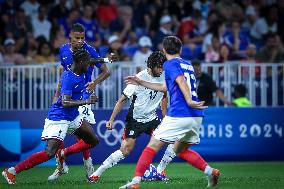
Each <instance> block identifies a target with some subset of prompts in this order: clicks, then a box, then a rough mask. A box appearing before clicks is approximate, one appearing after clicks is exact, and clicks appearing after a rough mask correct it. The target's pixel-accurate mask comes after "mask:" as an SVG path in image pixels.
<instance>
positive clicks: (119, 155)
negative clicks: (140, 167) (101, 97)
mask: <svg viewBox="0 0 284 189" xmlns="http://www.w3.org/2000/svg"><path fill="white" fill-rule="evenodd" d="M165 61H166V57H165V55H164V54H163V53H162V52H161V51H156V52H154V53H152V54H151V55H150V56H149V57H148V59H147V67H148V68H147V69H145V70H143V71H141V72H139V73H138V74H137V77H138V78H140V79H143V80H146V81H149V82H154V83H164V81H165V79H164V75H163V74H162V73H163V69H162V67H163V63H164V62H165ZM127 98H132V102H131V105H130V107H129V111H128V114H127V116H126V125H125V130H124V134H123V136H122V139H123V140H122V143H121V146H120V149H119V150H116V151H115V152H113V153H112V154H111V155H110V156H109V157H108V158H107V159H106V160H105V161H104V162H103V164H102V165H101V166H100V167H99V168H98V169H97V170H96V171H95V172H94V173H93V174H92V175H91V176H90V177H89V180H90V182H96V181H98V180H99V178H100V176H101V175H102V173H103V172H104V171H105V170H107V169H109V168H111V167H113V166H114V165H116V164H117V163H118V162H120V161H121V160H123V159H124V158H125V157H126V156H128V155H129V154H130V153H131V151H132V149H133V148H134V146H135V142H136V139H137V137H139V136H140V135H141V134H142V133H147V134H152V131H153V130H154V129H156V128H157V127H158V125H159V124H160V119H159V118H158V117H157V114H156V109H157V107H158V106H159V104H160V103H161V107H162V112H163V114H165V112H166V108H167V97H166V93H164V92H158V91H155V90H151V89H147V88H145V87H142V86H136V85H127V86H126V88H125V89H124V90H123V94H122V95H121V97H120V98H119V100H118V101H117V103H116V105H115V107H114V109H113V112H112V115H111V117H110V119H109V121H108V122H107V124H106V127H107V129H110V130H111V129H112V125H113V122H114V119H115V117H116V116H117V114H118V113H119V112H120V111H121V109H122V107H123V105H124V104H125V102H126V100H127Z"/></svg>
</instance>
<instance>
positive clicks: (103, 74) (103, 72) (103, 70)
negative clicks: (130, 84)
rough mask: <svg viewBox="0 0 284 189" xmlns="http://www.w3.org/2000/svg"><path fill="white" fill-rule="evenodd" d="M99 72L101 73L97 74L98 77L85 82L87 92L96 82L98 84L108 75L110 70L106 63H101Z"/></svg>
mask: <svg viewBox="0 0 284 189" xmlns="http://www.w3.org/2000/svg"><path fill="white" fill-rule="evenodd" d="M100 72H101V73H100V74H99V75H98V77H97V78H96V79H95V80H94V81H91V82H88V83H87V84H86V87H87V88H86V89H87V91H88V92H92V91H93V90H94V89H95V87H96V86H97V85H98V84H100V83H101V82H103V81H104V80H106V79H107V78H108V77H109V76H110V71H109V69H108V68H107V66H106V64H103V65H102V66H101V67H100Z"/></svg>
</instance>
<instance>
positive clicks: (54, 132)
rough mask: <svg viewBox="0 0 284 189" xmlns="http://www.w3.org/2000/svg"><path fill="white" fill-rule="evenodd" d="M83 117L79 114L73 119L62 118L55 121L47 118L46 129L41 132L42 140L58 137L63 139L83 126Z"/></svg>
mask: <svg viewBox="0 0 284 189" xmlns="http://www.w3.org/2000/svg"><path fill="white" fill-rule="evenodd" d="M83 119H84V118H83V117H82V116H81V115H78V116H77V117H76V118H75V119H74V120H73V121H67V120H60V121H53V120H49V119H45V124H44V129H43V131H42V133H41V140H48V139H57V140H61V141H63V140H64V138H65V137H66V134H69V135H71V134H73V133H74V132H75V131H76V129H78V128H79V127H81V124H82V122H83Z"/></svg>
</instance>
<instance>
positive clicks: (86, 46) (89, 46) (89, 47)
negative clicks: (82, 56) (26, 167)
mask: <svg viewBox="0 0 284 189" xmlns="http://www.w3.org/2000/svg"><path fill="white" fill-rule="evenodd" d="M83 48H84V49H86V50H87V51H90V50H96V49H95V48H94V47H93V46H92V45H90V44H89V43H87V42H86V41H85V42H84V44H83Z"/></svg>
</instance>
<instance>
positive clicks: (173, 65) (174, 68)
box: [164, 62, 184, 81]
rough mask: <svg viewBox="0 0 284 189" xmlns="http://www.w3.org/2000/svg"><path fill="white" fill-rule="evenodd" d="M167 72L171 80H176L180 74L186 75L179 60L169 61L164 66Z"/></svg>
mask: <svg viewBox="0 0 284 189" xmlns="http://www.w3.org/2000/svg"><path fill="white" fill-rule="evenodd" d="M164 70H165V73H166V72H167V73H168V74H167V75H168V76H169V77H170V79H171V80H173V81H175V80H176V78H177V77H178V76H179V75H184V74H183V71H182V69H181V67H180V65H179V64H178V63H177V62H168V63H167V64H166V65H165V66H164Z"/></svg>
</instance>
